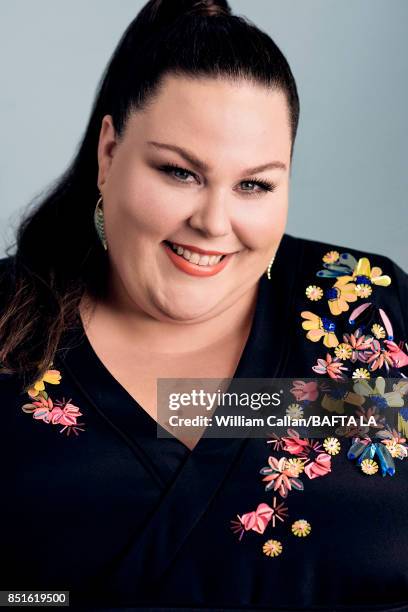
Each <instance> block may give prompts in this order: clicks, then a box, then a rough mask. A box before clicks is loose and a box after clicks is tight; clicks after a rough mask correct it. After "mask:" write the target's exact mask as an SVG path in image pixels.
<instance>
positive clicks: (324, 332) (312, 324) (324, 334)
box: [300, 310, 339, 348]
mask: <svg viewBox="0 0 408 612" xmlns="http://www.w3.org/2000/svg"><path fill="white" fill-rule="evenodd" d="M300 316H301V317H303V318H304V319H306V321H303V323H302V327H303V329H307V330H309V331H308V332H307V334H306V338H308V339H309V340H311V341H312V342H318V341H319V340H320V339H321V338H323V344H324V345H325V346H327V347H328V348H332V347H334V346H337V345H338V343H339V341H338V339H337V336H336V334H335V333H334V331H335V329H336V324H335V323H334V321H332V320H331V319H328V318H327V317H322V318H320V317H318V316H317V315H315V314H314V313H313V312H309V311H308V310H305V311H303V312H301V313H300Z"/></svg>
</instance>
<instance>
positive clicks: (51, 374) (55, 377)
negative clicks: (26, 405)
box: [27, 370, 61, 397]
mask: <svg viewBox="0 0 408 612" xmlns="http://www.w3.org/2000/svg"><path fill="white" fill-rule="evenodd" d="M60 380H61V374H60V372H59V371H58V370H47V371H46V372H45V374H44V376H43V377H42V378H40V379H39V380H37V381H36V382H35V383H34V385H33V386H32V387H31V388H30V389H28V392H27V393H28V395H30V396H31V397H37V395H38V394H39V393H40V391H44V389H45V385H44V382H47V383H50V384H51V385H59V383H60Z"/></svg>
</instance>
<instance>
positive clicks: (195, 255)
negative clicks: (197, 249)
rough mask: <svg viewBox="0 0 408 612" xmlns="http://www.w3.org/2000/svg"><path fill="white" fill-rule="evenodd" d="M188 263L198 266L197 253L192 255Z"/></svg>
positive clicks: (198, 257)
mask: <svg viewBox="0 0 408 612" xmlns="http://www.w3.org/2000/svg"><path fill="white" fill-rule="evenodd" d="M189 261H191V263H195V264H198V262H199V261H200V255H199V254H198V253H193V254H192V255H191V257H190V258H189Z"/></svg>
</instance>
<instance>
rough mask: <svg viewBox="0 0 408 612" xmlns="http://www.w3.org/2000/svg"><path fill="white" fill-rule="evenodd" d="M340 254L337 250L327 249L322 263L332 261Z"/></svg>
mask: <svg viewBox="0 0 408 612" xmlns="http://www.w3.org/2000/svg"><path fill="white" fill-rule="evenodd" d="M339 257H340V254H339V253H338V252H337V251H329V252H328V253H326V255H324V256H323V261H324V263H334V262H335V261H337V260H338V258H339Z"/></svg>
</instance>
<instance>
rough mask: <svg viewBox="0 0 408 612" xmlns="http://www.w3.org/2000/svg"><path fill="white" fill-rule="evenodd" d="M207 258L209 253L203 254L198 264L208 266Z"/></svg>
mask: <svg viewBox="0 0 408 612" xmlns="http://www.w3.org/2000/svg"><path fill="white" fill-rule="evenodd" d="M209 259H210V257H209V255H203V257H200V261H199V262H198V263H199V265H200V266H208V261H209Z"/></svg>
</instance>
